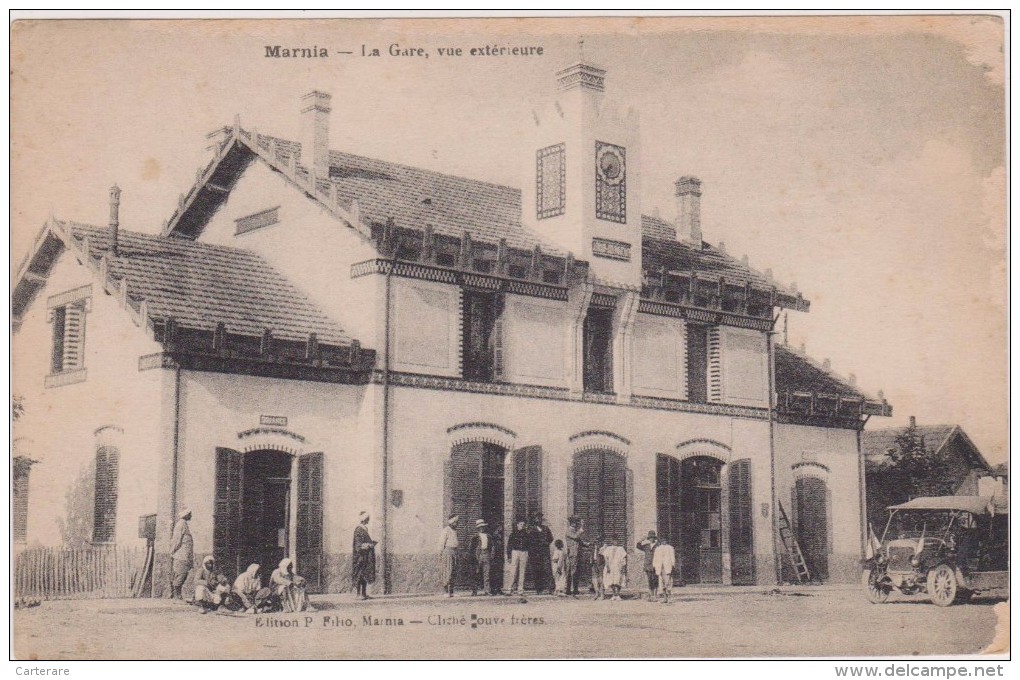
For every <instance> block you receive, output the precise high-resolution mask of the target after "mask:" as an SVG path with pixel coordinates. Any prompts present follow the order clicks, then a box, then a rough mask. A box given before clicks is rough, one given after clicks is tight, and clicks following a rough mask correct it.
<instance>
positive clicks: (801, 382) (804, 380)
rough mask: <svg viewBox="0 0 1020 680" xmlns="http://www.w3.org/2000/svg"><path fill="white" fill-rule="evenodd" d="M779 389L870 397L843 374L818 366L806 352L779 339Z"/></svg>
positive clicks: (777, 361) (777, 363)
mask: <svg viewBox="0 0 1020 680" xmlns="http://www.w3.org/2000/svg"><path fill="white" fill-rule="evenodd" d="M775 355H776V392H778V393H779V394H784V393H786V392H814V393H817V394H820V395H831V396H839V397H844V398H850V399H868V396H867V395H865V394H864V393H863V392H860V391H859V390H857V389H856V388H855V387H853V386H851V385H850V384H849V383H847V382H845V381H844V380H843V379H842V378H840V377H839V376H837V375H836V374H834V373H832V372H831V371H828V370H826V369H825V368H823V367H821V366H819V365H818V364H816V363H815V362H814V361H812V360H811V359H810V358H808V357H807V356H805V355H803V354H800V353H799V352H797V351H795V350H793V349H791V348H789V347H787V346H786V345H782V344H779V343H777V344H776V346H775Z"/></svg>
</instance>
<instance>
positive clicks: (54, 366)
mask: <svg viewBox="0 0 1020 680" xmlns="http://www.w3.org/2000/svg"><path fill="white" fill-rule="evenodd" d="M66 312H67V308H66V307H56V308H55V309H54V310H53V355H52V357H51V359H50V372H51V373H60V372H61V371H62V370H64V318H65V315H66Z"/></svg>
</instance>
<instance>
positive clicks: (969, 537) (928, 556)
mask: <svg viewBox="0 0 1020 680" xmlns="http://www.w3.org/2000/svg"><path fill="white" fill-rule="evenodd" d="M888 512H889V518H888V521H887V522H886V525H885V531H883V532H882V538H881V540H878V539H877V538H876V537H875V535H874V533H873V532H871V531H870V530H869V540H868V549H867V557H866V559H865V560H864V573H863V574H862V576H861V581H862V583H863V585H864V588H865V590H866V591H867V595H868V599H869V600H870V601H871V602H874V603H875V604H881V603H883V602H885V601H886V600H888V599H889V594H890V593H891V592H892V591H893V590H896V591H897V592H900V593H903V594H905V595H916V594H924V595H927V596H928V597H929V598H930V599H931V601H932V602H934V603H935V604H937V605H939V606H940V607H948V606H949V605H951V604H953V603H954V602H966V601H968V600H969V599H970V598H971V597H972V596H973V595H974V594H975V593H980V592H988V591H994V590H1001V589H1008V588H1009V545H1008V543H1009V533H1008V532H1009V516H1008V514H1007V510H1006V509H1005V508H997V507H996V506H995V504H994V503H993V501H992V499H991V498H985V497H982V496H935V497H923V498H914V499H913V500H910V501H908V502H906V503H903V504H901V505H893V506H891V507H889V508H888Z"/></svg>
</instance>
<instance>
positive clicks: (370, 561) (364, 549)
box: [351, 510, 377, 600]
mask: <svg viewBox="0 0 1020 680" xmlns="http://www.w3.org/2000/svg"><path fill="white" fill-rule="evenodd" d="M368 520H369V516H368V513H367V512H365V511H364V510H362V511H361V512H360V513H359V514H358V526H356V527H354V542H353V545H352V547H351V555H352V559H351V585H353V586H354V588H355V590H356V591H357V593H356V596H357V598H358V599H359V600H370V599H372V598H371V597H369V595H368V584H369V583H374V582H375V545H376V543H377V541H373V540H372V537H371V536H370V535H369V533H368Z"/></svg>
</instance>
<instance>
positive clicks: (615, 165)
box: [598, 146, 625, 184]
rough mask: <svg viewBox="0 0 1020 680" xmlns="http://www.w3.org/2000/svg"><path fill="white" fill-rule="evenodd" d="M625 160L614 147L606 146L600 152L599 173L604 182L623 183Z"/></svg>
mask: <svg viewBox="0 0 1020 680" xmlns="http://www.w3.org/2000/svg"><path fill="white" fill-rule="evenodd" d="M624 170H625V168H624V160H623V156H622V155H621V154H620V152H619V151H618V150H617V149H616V148H615V147H612V146H604V147H602V148H601V149H600V150H599V157H598V171H599V175H600V176H601V177H602V179H603V180H605V181H606V182H608V183H609V184H619V183H620V182H621V181H623V176H624Z"/></svg>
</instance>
